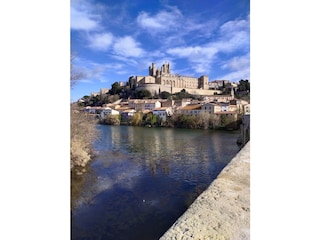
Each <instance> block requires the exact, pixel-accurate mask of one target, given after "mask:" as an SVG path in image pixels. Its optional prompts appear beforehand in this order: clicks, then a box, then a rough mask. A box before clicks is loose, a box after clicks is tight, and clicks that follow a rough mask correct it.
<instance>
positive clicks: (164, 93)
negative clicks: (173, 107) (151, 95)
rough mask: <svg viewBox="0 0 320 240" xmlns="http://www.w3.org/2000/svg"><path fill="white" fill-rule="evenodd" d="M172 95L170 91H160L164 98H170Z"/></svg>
mask: <svg viewBox="0 0 320 240" xmlns="http://www.w3.org/2000/svg"><path fill="white" fill-rule="evenodd" d="M170 96H171V94H170V93H169V92H166V91H163V92H161V93H160V98H162V99H168V98H169V97H170Z"/></svg>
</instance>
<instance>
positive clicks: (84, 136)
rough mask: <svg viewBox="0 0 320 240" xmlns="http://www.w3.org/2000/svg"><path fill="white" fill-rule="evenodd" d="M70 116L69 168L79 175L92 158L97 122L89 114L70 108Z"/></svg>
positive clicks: (97, 135)
mask: <svg viewBox="0 0 320 240" xmlns="http://www.w3.org/2000/svg"><path fill="white" fill-rule="evenodd" d="M70 114H71V116H70V127H71V129H70V132H71V136H70V138H71V139H70V145H71V146H70V160H71V162H70V168H71V171H75V172H76V173H77V174H80V173H81V171H82V170H83V167H85V166H86V164H87V163H88V162H89V161H90V160H91V159H92V158H93V156H94V152H93V150H92V149H93V148H92V144H93V142H94V141H95V140H96V139H97V138H98V137H99V131H98V130H97V129H96V122H97V120H96V119H95V118H94V117H93V116H92V115H89V114H86V113H84V112H82V111H79V110H78V109H77V108H75V107H73V106H72V107H71V113H70Z"/></svg>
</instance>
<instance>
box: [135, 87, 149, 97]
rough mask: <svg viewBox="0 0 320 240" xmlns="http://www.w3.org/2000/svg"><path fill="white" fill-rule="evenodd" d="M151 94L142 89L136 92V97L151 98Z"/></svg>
mask: <svg viewBox="0 0 320 240" xmlns="http://www.w3.org/2000/svg"><path fill="white" fill-rule="evenodd" d="M151 97H152V94H151V92H150V91H148V90H146V89H142V90H139V91H137V92H136V98H138V99H145V98H151Z"/></svg>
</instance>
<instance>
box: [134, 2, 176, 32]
mask: <svg viewBox="0 0 320 240" xmlns="http://www.w3.org/2000/svg"><path fill="white" fill-rule="evenodd" d="M171 10H172V11H160V12H159V13H157V14H155V15H152V16H150V14H149V13H147V12H141V13H139V15H138V17H137V23H138V25H139V26H140V27H142V28H143V29H146V30H148V31H149V32H150V33H157V32H160V31H161V32H168V31H172V30H174V29H179V26H180V21H179V20H181V17H182V14H181V12H180V11H179V10H178V9H177V8H171Z"/></svg>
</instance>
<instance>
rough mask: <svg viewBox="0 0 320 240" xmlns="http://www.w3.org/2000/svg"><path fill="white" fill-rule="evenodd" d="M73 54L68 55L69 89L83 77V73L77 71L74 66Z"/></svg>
mask: <svg viewBox="0 0 320 240" xmlns="http://www.w3.org/2000/svg"><path fill="white" fill-rule="evenodd" d="M74 59H75V53H71V55H70V87H71V88H73V87H74V85H75V84H76V83H77V81H78V80H80V79H83V78H84V77H85V75H84V73H83V72H80V71H78V70H77V69H76V68H75V66H74Z"/></svg>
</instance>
